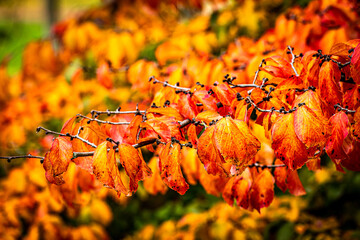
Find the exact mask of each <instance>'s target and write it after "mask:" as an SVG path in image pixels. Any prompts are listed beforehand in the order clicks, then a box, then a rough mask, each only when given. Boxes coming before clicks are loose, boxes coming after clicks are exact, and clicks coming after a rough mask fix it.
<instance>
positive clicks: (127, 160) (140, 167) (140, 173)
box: [119, 143, 152, 194]
mask: <svg viewBox="0 0 360 240" xmlns="http://www.w3.org/2000/svg"><path fill="white" fill-rule="evenodd" d="M119 156H120V162H121V165H122V166H123V167H124V169H125V172H126V174H127V175H128V176H129V178H130V183H129V191H130V193H129V194H132V193H133V192H135V191H136V190H137V188H138V182H139V181H141V180H144V179H145V178H147V177H150V176H151V174H152V172H151V169H150V168H149V167H148V166H147V165H146V162H145V161H144V159H143V157H142V155H141V152H140V150H137V149H135V148H134V147H133V146H131V145H129V144H126V143H123V144H120V145H119Z"/></svg>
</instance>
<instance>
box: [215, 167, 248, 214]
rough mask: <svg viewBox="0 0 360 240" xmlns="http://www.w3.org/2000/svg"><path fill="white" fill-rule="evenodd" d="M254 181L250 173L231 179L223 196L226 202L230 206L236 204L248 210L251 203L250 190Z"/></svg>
mask: <svg viewBox="0 0 360 240" xmlns="http://www.w3.org/2000/svg"><path fill="white" fill-rule="evenodd" d="M251 184H252V179H251V175H250V172H249V171H246V170H245V171H244V172H243V173H242V174H241V176H236V177H232V178H230V180H229V181H228V182H227V183H226V185H225V188H224V191H223V192H222V196H223V198H224V200H225V201H226V202H227V203H228V204H229V205H230V206H232V205H234V199H235V200H236V204H237V205H238V206H240V207H242V208H245V209H248V208H249V203H250V197H249V196H250V195H249V192H250V188H251Z"/></svg>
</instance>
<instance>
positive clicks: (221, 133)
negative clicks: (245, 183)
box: [199, 117, 260, 173]
mask: <svg viewBox="0 0 360 240" xmlns="http://www.w3.org/2000/svg"><path fill="white" fill-rule="evenodd" d="M199 141H200V140H199ZM214 144H215V146H216V148H217V149H218V150H219V153H220V154H221V156H222V157H223V158H224V161H225V162H228V163H231V164H234V165H236V166H237V167H239V168H240V169H243V168H244V167H246V164H247V163H248V162H249V161H250V160H251V159H252V158H253V157H254V155H255V153H256V152H257V151H258V150H259V148H260V142H259V141H258V140H257V139H256V138H255V136H253V135H252V134H251V132H250V131H249V128H248V126H247V125H246V123H245V122H244V121H239V120H233V119H231V118H229V117H226V118H223V119H221V120H219V121H218V122H217V123H216V125H215V130H214ZM240 173H241V171H240Z"/></svg>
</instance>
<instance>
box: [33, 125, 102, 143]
mask: <svg viewBox="0 0 360 240" xmlns="http://www.w3.org/2000/svg"><path fill="white" fill-rule="evenodd" d="M83 129H84V128H83V127H80V128H79V131H78V132H77V134H76V135H71V134H70V133H66V134H64V133H59V132H54V131H51V130H49V129H46V128H44V127H38V128H37V129H36V132H39V131H40V130H43V131H45V134H54V135H59V136H62V137H70V138H71V139H73V138H77V139H79V140H80V141H82V142H84V143H86V144H88V145H89V146H91V147H93V148H96V147H97V146H96V145H95V144H94V143H91V142H89V141H88V140H86V139H84V138H82V137H80V136H79V134H80V132H81V131H82V130H83Z"/></svg>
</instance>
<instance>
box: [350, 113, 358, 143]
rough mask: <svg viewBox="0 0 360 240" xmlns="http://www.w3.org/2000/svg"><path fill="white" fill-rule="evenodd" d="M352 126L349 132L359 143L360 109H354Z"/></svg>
mask: <svg viewBox="0 0 360 240" xmlns="http://www.w3.org/2000/svg"><path fill="white" fill-rule="evenodd" d="M354 121H355V123H354V125H353V126H352V128H351V132H352V134H353V136H354V137H356V138H357V139H358V140H359V141H360V107H359V108H358V109H356V112H355V115H354Z"/></svg>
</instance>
